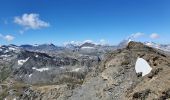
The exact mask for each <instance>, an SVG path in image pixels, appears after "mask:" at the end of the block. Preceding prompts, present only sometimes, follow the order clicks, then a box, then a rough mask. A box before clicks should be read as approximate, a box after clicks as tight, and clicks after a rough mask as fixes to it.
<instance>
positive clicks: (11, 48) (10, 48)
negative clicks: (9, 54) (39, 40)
mask: <svg viewBox="0 0 170 100" xmlns="http://www.w3.org/2000/svg"><path fill="white" fill-rule="evenodd" d="M9 50H11V51H16V50H17V49H16V48H13V47H9Z"/></svg>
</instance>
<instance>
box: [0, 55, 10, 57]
mask: <svg viewBox="0 0 170 100" xmlns="http://www.w3.org/2000/svg"><path fill="white" fill-rule="evenodd" d="M0 57H4V58H7V57H10V55H1V56H0Z"/></svg>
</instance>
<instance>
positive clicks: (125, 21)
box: [0, 0, 170, 45]
mask: <svg viewBox="0 0 170 100" xmlns="http://www.w3.org/2000/svg"><path fill="white" fill-rule="evenodd" d="M169 5H170V0H1V1H0V12H1V14H0V44H17V45H20V44H42V43H54V44H56V45H61V44H63V43H64V42H69V41H84V40H93V41H95V42H100V41H101V40H104V41H105V42H107V43H109V44H117V43H119V42H120V41H121V40H123V39H125V38H127V37H130V36H132V34H133V35H134V37H135V38H134V39H135V40H140V41H154V42H158V43H170V39H169V38H170V6H169ZM24 16H25V17H24Z"/></svg>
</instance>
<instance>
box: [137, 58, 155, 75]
mask: <svg viewBox="0 0 170 100" xmlns="http://www.w3.org/2000/svg"><path fill="white" fill-rule="evenodd" d="M135 70H136V73H139V72H142V76H145V75H147V74H149V73H150V72H151V70H152V68H151V67H150V65H149V64H148V63H147V61H146V60H144V59H143V58H138V59H137V61H136V65H135Z"/></svg>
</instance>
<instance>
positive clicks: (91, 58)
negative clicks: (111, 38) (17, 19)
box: [0, 41, 170, 100]
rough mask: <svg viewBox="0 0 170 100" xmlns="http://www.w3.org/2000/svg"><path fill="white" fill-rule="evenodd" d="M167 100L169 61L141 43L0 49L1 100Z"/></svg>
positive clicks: (165, 55)
mask: <svg viewBox="0 0 170 100" xmlns="http://www.w3.org/2000/svg"><path fill="white" fill-rule="evenodd" d="M145 63H146V64H145ZM147 66H148V67H147ZM169 99H170V55H169V53H168V52H166V51H163V50H162V49H158V48H152V47H151V46H148V45H144V44H143V43H139V42H133V41H131V42H128V44H127V45H126V46H123V47H122V48H120V46H119V47H117V48H116V47H113V46H102V45H95V44H90V43H85V44H82V45H80V46H77V45H76V46H74V45H69V47H56V46H55V45H53V44H50V45H40V46H38V45H36V46H32V45H22V46H16V45H8V46H1V47H0V100H169Z"/></svg>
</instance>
